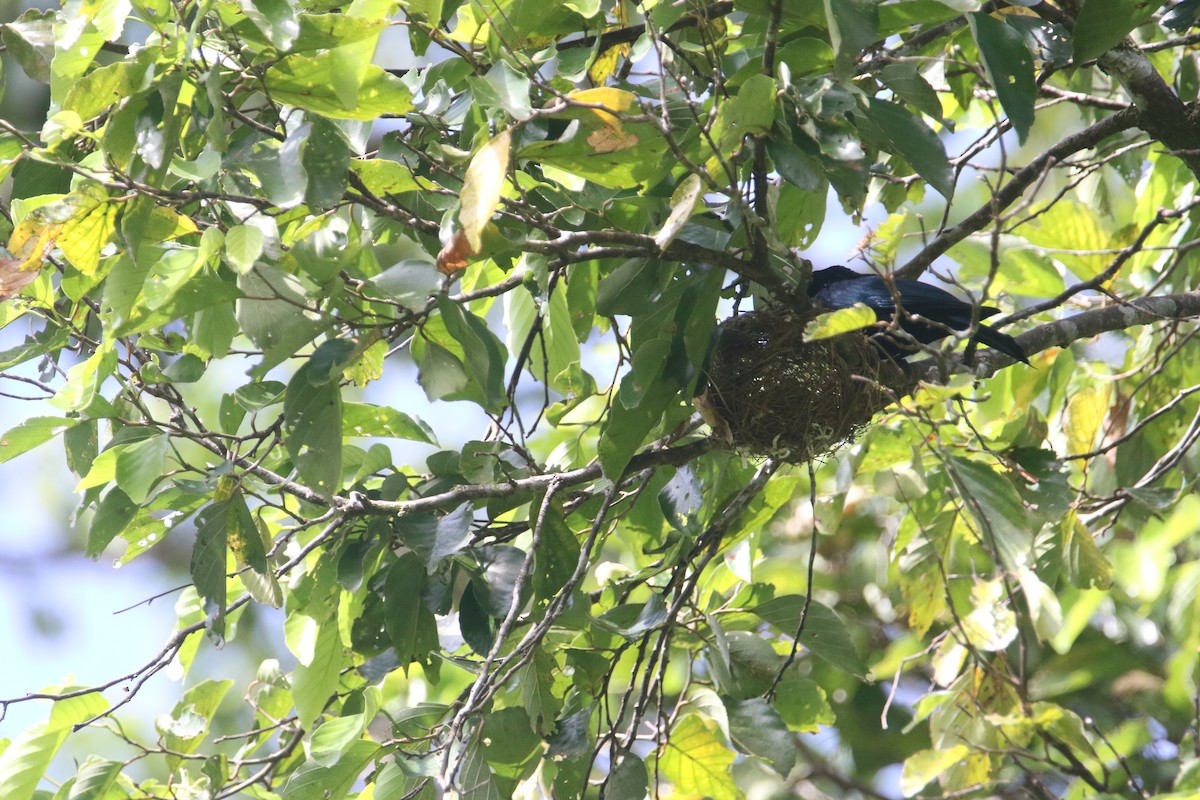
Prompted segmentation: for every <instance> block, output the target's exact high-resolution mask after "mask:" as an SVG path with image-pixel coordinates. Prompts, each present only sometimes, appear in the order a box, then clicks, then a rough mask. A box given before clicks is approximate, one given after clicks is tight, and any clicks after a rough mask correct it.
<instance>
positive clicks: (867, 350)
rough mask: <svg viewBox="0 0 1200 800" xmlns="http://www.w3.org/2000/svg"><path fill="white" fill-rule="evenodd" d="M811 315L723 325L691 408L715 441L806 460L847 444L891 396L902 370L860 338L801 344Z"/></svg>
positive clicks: (776, 312)
mask: <svg viewBox="0 0 1200 800" xmlns="http://www.w3.org/2000/svg"><path fill="white" fill-rule="evenodd" d="M819 313H821V312H820V311H819V310H813V311H812V312H811V313H808V314H798V313H796V312H794V311H789V310H785V309H767V310H763V311H751V312H749V313H746V314H741V315H739V316H736V317H732V318H730V319H728V320H726V321H725V322H724V323H722V325H721V329H720V337H719V339H718V340H717V345H716V349H715V352H714V354H713V357H712V360H711V362H710V364H709V368H708V389H707V391H706V392H705V393H704V394H703V395H701V396H700V397H698V398H697V402H696V405H697V406H698V407H699V408H700V411H701V413H702V414H703V415H704V416H705V418H706V419H707V420H708V422H709V423H710V424H711V425H712V426H713V429H714V431H715V432H716V433H717V435H718V436H720V437H721V438H724V439H725V440H726V441H727V442H728V443H729V444H730V445H732V446H733V447H735V448H736V449H738V450H742V451H745V452H748V453H752V454H755V455H764V456H774V457H776V458H782V459H784V460H787V461H791V462H803V461H809V460H812V459H814V458H819V457H821V456H823V455H827V454H828V453H830V452H832V451H834V450H836V449H837V448H838V447H840V446H842V445H843V444H845V443H847V442H849V441H851V440H853V439H854V438H855V437H856V436H857V435H858V434H859V432H861V431H862V429H863V428H864V427H865V426H866V425H867V424H868V423H869V422H870V421H871V418H872V417H873V416H875V413H876V412H878V411H880V410H882V409H883V408H884V407H886V406H887V405H888V404H889V403H890V402H891V401H892V399H893V397H894V396H895V394H894V392H893V390H892V389H891V388H889V387H896V386H899V385H901V384H902V383H903V381H904V379H905V374H906V373H905V371H904V367H903V366H902V365H901V364H898V363H897V362H895V361H893V360H891V359H889V358H887V357H886V356H884V355H883V354H882V353H881V352H880V350H879V348H878V347H876V346H875V345H874V344H872V343H871V341H870V340H869V339H868V338H867V337H866V336H864V335H863V334H861V333H847V334H842V335H840V336H835V337H833V338H831V339H820V340H817V341H812V342H806V341H804V326H805V324H806V323H807V322H808V321H809V320H811V319H813V318H814V317H816V316H817V315H818V314H819Z"/></svg>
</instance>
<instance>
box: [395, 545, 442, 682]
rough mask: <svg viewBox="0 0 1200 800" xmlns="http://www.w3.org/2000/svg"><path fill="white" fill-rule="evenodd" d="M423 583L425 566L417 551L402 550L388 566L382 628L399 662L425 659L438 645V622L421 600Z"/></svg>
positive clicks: (404, 662)
mask: <svg viewBox="0 0 1200 800" xmlns="http://www.w3.org/2000/svg"><path fill="white" fill-rule="evenodd" d="M424 586H425V568H424V566H423V565H422V564H421V561H420V559H418V558H417V555H416V553H405V554H404V555H402V556H400V558H398V559H397V560H396V562H395V563H394V564H392V565H391V566H390V567H388V570H387V576H386V578H385V580H384V584H383V598H384V603H385V606H386V609H387V611H386V616H385V617H384V629H385V630H386V631H387V635H388V638H389V639H390V640H391V645H392V647H393V648H394V649H395V651H396V658H397V659H398V660H399V662H400V664H401V665H406V664H409V663H411V662H413V661H425V660H426V657H427V656H428V655H429V653H431V652H432V651H434V650H436V649H437V646H438V634H437V622H436V621H435V620H434V617H433V612H431V611H430V610H429V609H428V608H426V607H425V603H424V601H423V600H422V599H421V590H422V589H423V588H424Z"/></svg>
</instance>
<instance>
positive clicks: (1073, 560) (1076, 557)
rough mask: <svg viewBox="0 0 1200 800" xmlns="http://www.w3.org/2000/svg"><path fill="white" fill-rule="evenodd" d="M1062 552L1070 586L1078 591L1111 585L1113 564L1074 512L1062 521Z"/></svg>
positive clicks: (1104, 587) (1105, 587)
mask: <svg viewBox="0 0 1200 800" xmlns="http://www.w3.org/2000/svg"><path fill="white" fill-rule="evenodd" d="M1062 550H1063V565H1064V566H1065V567H1066V569H1067V577H1068V578H1069V579H1070V581H1071V583H1072V584H1073V585H1075V586H1077V587H1079V588H1080V589H1091V588H1097V589H1107V588H1109V587H1110V586H1112V574H1113V568H1112V564H1110V563H1109V561H1108V559H1107V558H1106V557H1105V556H1104V553H1103V551H1101V550H1100V547H1099V546H1098V545H1097V544H1096V540H1095V539H1093V538H1092V534H1091V532H1090V531H1089V530H1088V529H1087V527H1086V526H1085V525H1084V524H1083V523H1082V522H1080V521H1079V517H1078V516H1077V515H1076V514H1075V512H1073V511H1072V512H1070V513H1068V514H1067V517H1066V518H1065V519H1064V520H1063V525H1062Z"/></svg>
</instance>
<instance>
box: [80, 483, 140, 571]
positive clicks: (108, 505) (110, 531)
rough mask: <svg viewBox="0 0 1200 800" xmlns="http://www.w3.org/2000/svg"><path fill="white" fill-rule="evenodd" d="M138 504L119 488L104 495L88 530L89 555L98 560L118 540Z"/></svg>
mask: <svg viewBox="0 0 1200 800" xmlns="http://www.w3.org/2000/svg"><path fill="white" fill-rule="evenodd" d="M137 510H138V506H137V503H135V502H133V501H132V500H130V499H129V495H127V494H125V493H124V492H123V491H121V490H120V489H119V488H117V487H113V488H112V489H110V490H109V491H108V494H106V495H104V498H103V499H102V500H101V501H100V504H99V505H98V506H97V507H96V513H95V514H94V515H93V516H92V524H91V526H90V527H89V528H88V543H87V554H88V555H89V556H91V557H92V558H96V557H97V556H99V555H100V554H101V553H102V552H104V548H106V547H108V545H109V542H111V541H112V540H113V539H115V538H117V536H119V535H120V534H121V532H122V531H123V530H125V526H126V525H128V524H129V523H130V521H132V520H133V517H134V515H135V514H136V513H137Z"/></svg>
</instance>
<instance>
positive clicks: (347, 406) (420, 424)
mask: <svg viewBox="0 0 1200 800" xmlns="http://www.w3.org/2000/svg"><path fill="white" fill-rule="evenodd" d="M342 435H343V436H381V437H389V438H394V439H410V440H412V441H414V442H423V443H425V444H432V445H436V444H437V439H436V438H435V436H434V433H433V429H431V428H430V427H429V426H428V425H426V424H425V422H424V421H423V420H421V419H419V418H417V417H411V416H409V415H408V414H405V413H404V412H403V411H397V410H396V409H394V408H392V407H391V406H376V405H371V404H370V403H343V404H342Z"/></svg>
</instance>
